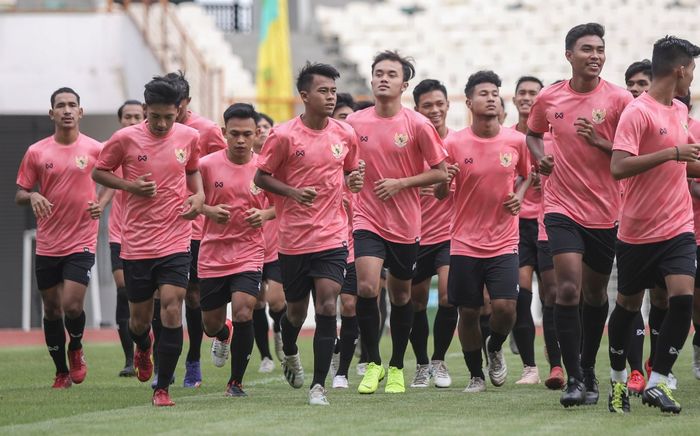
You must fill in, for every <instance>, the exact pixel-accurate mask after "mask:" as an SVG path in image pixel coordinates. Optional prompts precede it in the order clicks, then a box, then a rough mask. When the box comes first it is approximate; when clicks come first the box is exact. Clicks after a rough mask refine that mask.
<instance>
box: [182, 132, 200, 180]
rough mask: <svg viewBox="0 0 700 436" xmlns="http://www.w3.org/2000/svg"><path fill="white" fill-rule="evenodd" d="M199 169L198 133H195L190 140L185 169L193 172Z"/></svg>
mask: <svg viewBox="0 0 700 436" xmlns="http://www.w3.org/2000/svg"><path fill="white" fill-rule="evenodd" d="M198 169H199V133H196V134H195V136H194V138H192V141H190V158H189V159H188V160H187V164H186V165H185V170H186V171H187V172H188V173H193V172H195V171H197V170H198Z"/></svg>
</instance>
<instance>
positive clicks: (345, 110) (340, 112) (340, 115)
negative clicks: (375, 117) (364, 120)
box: [333, 106, 355, 121]
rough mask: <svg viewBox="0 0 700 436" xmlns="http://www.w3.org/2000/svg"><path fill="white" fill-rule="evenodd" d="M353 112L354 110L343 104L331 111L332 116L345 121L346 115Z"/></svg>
mask: <svg viewBox="0 0 700 436" xmlns="http://www.w3.org/2000/svg"><path fill="white" fill-rule="evenodd" d="M353 112H355V111H353V110H352V108H351V107H348V106H343V107H341V108H340V109H338V110H336V111H334V112H333V118H335V119H336V120H341V121H345V119H346V118H347V117H348V115H350V114H351V113H353Z"/></svg>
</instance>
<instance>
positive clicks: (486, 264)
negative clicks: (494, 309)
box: [447, 254, 519, 308]
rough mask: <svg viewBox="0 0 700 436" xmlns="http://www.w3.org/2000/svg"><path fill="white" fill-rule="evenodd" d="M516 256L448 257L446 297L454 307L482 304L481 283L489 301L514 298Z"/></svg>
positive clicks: (473, 306) (515, 289) (516, 285)
mask: <svg viewBox="0 0 700 436" xmlns="http://www.w3.org/2000/svg"><path fill="white" fill-rule="evenodd" d="M518 270H519V267H518V255H517V254H503V255H501V256H496V257H488V258H478V257H471V256H455V255H453V256H450V275H449V276H448V279H447V299H448V301H449V303H450V304H452V305H454V306H465V307H470V308H478V307H481V306H483V305H484V285H486V289H487V290H488V293H489V297H490V298H491V300H499V299H501V300H517V298H518V276H519V271H518Z"/></svg>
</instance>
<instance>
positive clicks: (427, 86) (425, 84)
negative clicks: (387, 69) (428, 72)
mask: <svg viewBox="0 0 700 436" xmlns="http://www.w3.org/2000/svg"><path fill="white" fill-rule="evenodd" d="M433 91H440V92H442V94H443V95H444V96H445V99H447V88H445V85H443V84H442V83H441V82H440V81H439V80H435V79H424V80H421V81H420V83H418V84H417V85H416V87H415V88H413V101H414V102H415V103H416V106H418V101H419V100H420V98H421V96H422V95H423V94H427V93H429V92H433Z"/></svg>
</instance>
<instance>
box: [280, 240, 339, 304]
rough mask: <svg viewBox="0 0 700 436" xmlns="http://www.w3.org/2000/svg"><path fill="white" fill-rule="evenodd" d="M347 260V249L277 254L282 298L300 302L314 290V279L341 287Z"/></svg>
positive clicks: (291, 301)
mask: <svg viewBox="0 0 700 436" xmlns="http://www.w3.org/2000/svg"><path fill="white" fill-rule="evenodd" d="M347 260H348V249H347V248H332V249H330V250H324V251H319V252H316V253H305V254H282V253H280V254H279V261H280V270H281V271H282V287H283V288H284V297H285V299H286V300H287V301H289V302H290V303H294V302H296V301H301V300H303V299H304V298H306V297H307V296H308V295H309V292H312V291H313V290H314V279H320V278H325V279H330V280H333V281H334V282H337V283H338V284H339V285H341V286H342V284H343V280H344V279H345V267H346V265H347Z"/></svg>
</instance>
